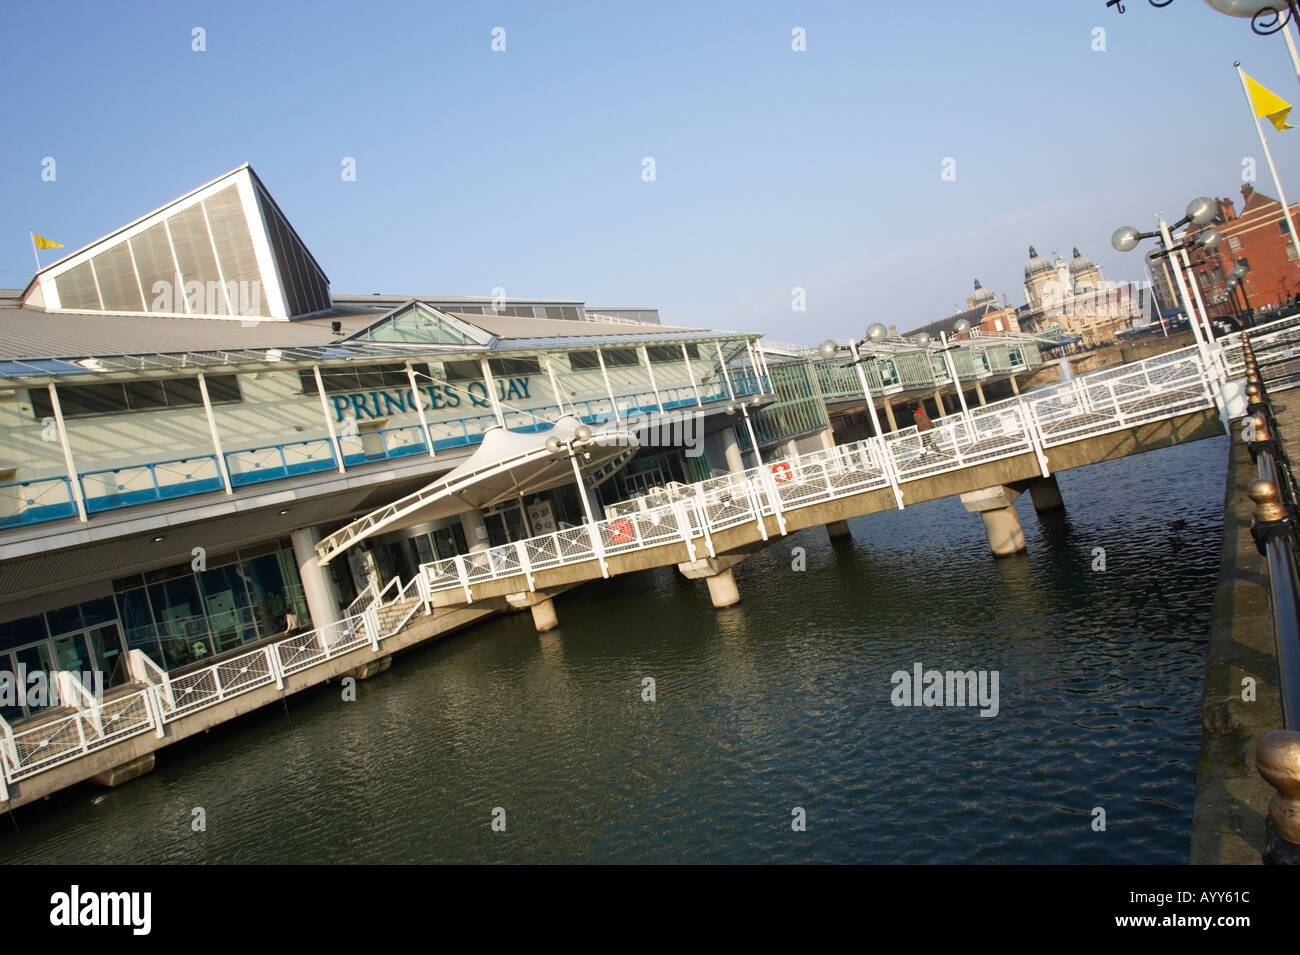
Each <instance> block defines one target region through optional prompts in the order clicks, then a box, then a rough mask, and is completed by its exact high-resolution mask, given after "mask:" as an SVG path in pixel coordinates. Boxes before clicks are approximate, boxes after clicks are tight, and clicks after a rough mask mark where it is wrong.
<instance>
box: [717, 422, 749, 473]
mask: <svg viewBox="0 0 1300 955" xmlns="http://www.w3.org/2000/svg"><path fill="white" fill-rule="evenodd" d="M718 437H719V438H721V439H722V453H723V454H724V455H726V458H727V470H728V471H730V472H731V473H732V474H741V473H743V472H744V470H745V459H744V458H742V457H741V455H740V439H739V438H737V437H736V429H735V428H723V429H722V430H721V431H720V432H718Z"/></svg>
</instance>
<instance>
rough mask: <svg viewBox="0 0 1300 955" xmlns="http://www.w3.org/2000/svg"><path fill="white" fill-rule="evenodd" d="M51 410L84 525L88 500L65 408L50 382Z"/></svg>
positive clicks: (78, 510) (70, 487)
mask: <svg viewBox="0 0 1300 955" xmlns="http://www.w3.org/2000/svg"><path fill="white" fill-rule="evenodd" d="M49 389H50V408H51V409H52V410H53V411H54V425H55V427H56V428H58V431H59V444H60V445H61V446H62V448H63V464H64V467H66V468H67V471H68V487H69V489H70V490H71V491H72V499H73V500H74V501H75V502H76V504H77V518H78V519H79V520H80V521H82V522H83V523H84V522H85V520H86V498H85V496H84V495H83V494H82V493H81V481H80V480H79V479H78V478H77V466H76V465H75V464H74V463H73V461H72V445H71V444H69V443H68V429H67V428H66V427H65V426H64V424H63V406H62V405H60V404H59V391H58V389H57V388H55V387H54V382H50V385H49Z"/></svg>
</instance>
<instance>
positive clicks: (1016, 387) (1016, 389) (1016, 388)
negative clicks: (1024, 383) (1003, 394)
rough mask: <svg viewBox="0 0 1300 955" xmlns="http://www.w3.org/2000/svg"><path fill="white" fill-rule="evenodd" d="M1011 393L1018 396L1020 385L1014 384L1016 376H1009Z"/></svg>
mask: <svg viewBox="0 0 1300 955" xmlns="http://www.w3.org/2000/svg"><path fill="white" fill-rule="evenodd" d="M1011 391H1012V393H1013V394H1017V395H1018V394H1020V385H1018V384H1017V383H1016V376H1015V375H1012V376H1011Z"/></svg>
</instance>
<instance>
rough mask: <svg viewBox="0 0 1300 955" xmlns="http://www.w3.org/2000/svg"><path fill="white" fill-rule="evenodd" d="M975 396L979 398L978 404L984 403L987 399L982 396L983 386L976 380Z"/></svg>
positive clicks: (986, 402)
mask: <svg viewBox="0 0 1300 955" xmlns="http://www.w3.org/2000/svg"><path fill="white" fill-rule="evenodd" d="M975 396H976V397H977V398H979V400H980V404H982V405H986V404H988V401H987V400H986V399H985V398H984V386H983V385H981V384H980V383H979V382H978V381H976V382H975Z"/></svg>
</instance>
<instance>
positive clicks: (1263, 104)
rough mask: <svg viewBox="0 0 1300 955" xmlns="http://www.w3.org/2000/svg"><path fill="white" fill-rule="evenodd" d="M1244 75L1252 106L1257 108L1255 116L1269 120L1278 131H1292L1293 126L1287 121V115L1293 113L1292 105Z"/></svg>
mask: <svg viewBox="0 0 1300 955" xmlns="http://www.w3.org/2000/svg"><path fill="white" fill-rule="evenodd" d="M1242 75H1243V76H1245V77H1246V88H1247V89H1249V90H1250V105H1251V106H1253V107H1255V115H1256V116H1258V117H1260V118H1261V119H1266V120H1268V121H1269V122H1270V123H1272V124H1273V126H1274V127H1275V128H1277V129H1291V124H1290V123H1288V122H1287V121H1286V117H1287V114H1288V113H1290V112H1291V104H1290V103H1288V102H1287V101H1286V100H1284V99H1283V98H1282V97H1280V96H1278V95H1277V94H1276V93H1274V92H1273V91H1272V90H1271V89H1269V88H1268V87H1266V86H1261V85H1260V84H1259V83H1256V82H1255V81H1254V80H1253V79H1251V78H1250V76H1249V75H1247V74H1245V73H1243V74H1242Z"/></svg>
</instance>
